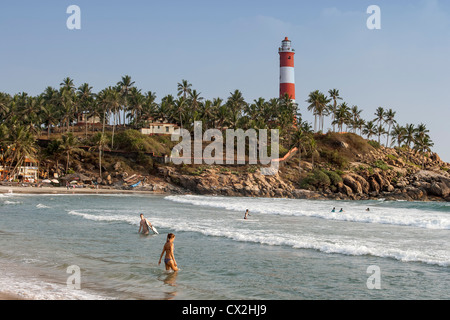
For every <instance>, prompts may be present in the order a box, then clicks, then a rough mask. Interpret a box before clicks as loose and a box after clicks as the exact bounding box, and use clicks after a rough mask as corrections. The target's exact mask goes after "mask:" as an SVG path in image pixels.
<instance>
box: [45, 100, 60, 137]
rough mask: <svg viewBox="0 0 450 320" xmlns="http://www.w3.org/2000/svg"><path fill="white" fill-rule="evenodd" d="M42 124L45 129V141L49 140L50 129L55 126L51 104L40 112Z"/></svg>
mask: <svg viewBox="0 0 450 320" xmlns="http://www.w3.org/2000/svg"><path fill="white" fill-rule="evenodd" d="M41 120H42V123H44V124H45V126H46V127H47V139H50V132H51V127H52V126H54V125H55V124H56V120H57V118H56V110H55V107H54V105H53V104H45V105H44V106H43V108H42V110H41Z"/></svg>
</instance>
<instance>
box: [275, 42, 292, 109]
mask: <svg viewBox="0 0 450 320" xmlns="http://www.w3.org/2000/svg"><path fill="white" fill-rule="evenodd" d="M278 53H279V54H280V98H284V95H285V94H286V93H287V94H288V95H289V97H290V98H291V100H293V102H294V103H295V77H294V54H295V50H294V49H292V47H291V40H289V39H288V37H286V38H284V40H283V41H282V42H281V47H280V48H278Z"/></svg>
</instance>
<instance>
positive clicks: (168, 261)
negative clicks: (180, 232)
mask: <svg viewBox="0 0 450 320" xmlns="http://www.w3.org/2000/svg"><path fill="white" fill-rule="evenodd" d="M174 240H175V235H174V234H173V233H169V234H168V235H167V240H166V243H165V244H164V247H163V251H162V252H161V256H160V257H159V262H158V265H160V264H161V259H162V256H163V255H164V252H165V253H166V256H165V257H164V264H165V265H166V270H170V269H172V270H173V271H178V267H177V262H176V261H175V256H174V255H173V250H174V248H173V241H174Z"/></svg>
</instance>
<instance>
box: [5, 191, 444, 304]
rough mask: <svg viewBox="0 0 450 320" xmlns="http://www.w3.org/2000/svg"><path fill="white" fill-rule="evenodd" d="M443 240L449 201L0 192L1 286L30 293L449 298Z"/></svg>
mask: <svg viewBox="0 0 450 320" xmlns="http://www.w3.org/2000/svg"><path fill="white" fill-rule="evenodd" d="M333 207H336V209H337V210H336V211H339V209H340V208H343V209H344V212H342V213H339V212H331V209H332V208H333ZM366 208H369V209H370V211H366ZM246 209H249V212H250V216H249V217H248V219H247V220H244V219H243V217H244V213H245V210H246ZM140 213H143V214H144V216H145V217H146V218H148V219H149V220H150V222H151V223H152V224H153V225H154V226H155V227H156V228H157V229H158V231H159V233H160V234H159V235H147V236H145V235H141V234H138V229H139V220H140V218H139V214H140ZM170 232H172V233H174V234H175V235H176V238H175V241H174V245H175V258H176V261H177V263H178V267H179V268H180V271H179V272H177V273H173V272H168V271H166V270H165V268H164V266H163V264H164V262H162V263H161V265H158V260H159V257H160V254H161V251H162V248H163V245H164V243H165V241H166V236H167V234H168V233H170ZM449 244H450V204H449V203H444V202H442V203H441V202H405V201H383V200H379V201H332V200H298V199H267V198H241V197H221V196H199V195H169V196H163V195H134V194H133V195H130V194H127V195H124V194H120V195H119V194H115V195H80V194H72V195H55V194H48V195H42V194H0V291H1V292H4V293H13V294H16V295H19V296H20V297H22V298H25V299H46V300H60V299H71V300H72V299H82V300H83V299H89V300H100V299H101V300H103V299H106V300H109V299H120V300H140V299H145V300H147V299H152V300H153V299H156V300H158V299H183V300H268V299H270V300H303V299H307V300H309V299H321V300H323V299H326V300H334V299H338V300H347V299H363V300H365V299H380V300H384V299H450V245H449Z"/></svg>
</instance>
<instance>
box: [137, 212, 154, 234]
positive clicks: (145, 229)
mask: <svg viewBox="0 0 450 320" xmlns="http://www.w3.org/2000/svg"><path fill="white" fill-rule="evenodd" d="M140 216H141V222H140V223H139V231H138V233H140V232H141V229H142V233H143V234H148V233H149V232H150V228H152V224H151V223H150V221H148V220H147V219H146V218H144V214H142V213H141V215H140Z"/></svg>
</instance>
